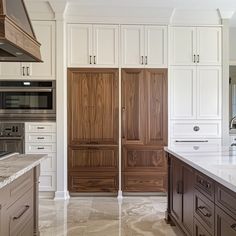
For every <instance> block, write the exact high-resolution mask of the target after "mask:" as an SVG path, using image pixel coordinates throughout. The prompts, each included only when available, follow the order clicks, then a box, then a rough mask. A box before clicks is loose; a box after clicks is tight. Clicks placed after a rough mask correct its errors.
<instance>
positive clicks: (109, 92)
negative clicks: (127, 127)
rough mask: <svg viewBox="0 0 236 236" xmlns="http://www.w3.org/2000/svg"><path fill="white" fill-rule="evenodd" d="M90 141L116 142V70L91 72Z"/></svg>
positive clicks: (101, 142)
mask: <svg viewBox="0 0 236 236" xmlns="http://www.w3.org/2000/svg"><path fill="white" fill-rule="evenodd" d="M89 94H90V98H91V100H90V101H91V103H90V107H91V109H90V110H89V111H90V113H89V119H90V140H91V141H90V143H91V144H118V70H116V69H114V70H113V69H110V70H109V69H105V70H104V69H103V70H95V71H94V72H92V73H91V88H90V90H89Z"/></svg>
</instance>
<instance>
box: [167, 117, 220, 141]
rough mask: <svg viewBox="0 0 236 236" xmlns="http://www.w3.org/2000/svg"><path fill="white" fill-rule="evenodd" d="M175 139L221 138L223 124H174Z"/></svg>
mask: <svg viewBox="0 0 236 236" xmlns="http://www.w3.org/2000/svg"><path fill="white" fill-rule="evenodd" d="M171 129H172V137H173V138H190V139H194V138H204V139H207V138H221V123H220V122H214V121H212V122H211V123H207V122H206V123H195V122H191V123H188V122H185V121H184V122H172V125H171Z"/></svg>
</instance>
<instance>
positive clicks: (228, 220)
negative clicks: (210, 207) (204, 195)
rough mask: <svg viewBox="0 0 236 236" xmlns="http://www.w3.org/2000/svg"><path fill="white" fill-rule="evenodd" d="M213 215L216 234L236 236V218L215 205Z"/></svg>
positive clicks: (217, 235)
mask: <svg viewBox="0 0 236 236" xmlns="http://www.w3.org/2000/svg"><path fill="white" fill-rule="evenodd" d="M235 216H236V215H235ZM215 217H216V219H215V222H216V234H215V235H216V236H236V218H233V217H231V216H229V215H228V214H226V213H225V212H224V211H223V210H221V209H220V208H219V207H217V206H216V215H215Z"/></svg>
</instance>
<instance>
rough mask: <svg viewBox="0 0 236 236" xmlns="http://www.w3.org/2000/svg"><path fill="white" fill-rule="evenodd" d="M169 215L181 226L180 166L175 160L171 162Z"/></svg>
mask: <svg viewBox="0 0 236 236" xmlns="http://www.w3.org/2000/svg"><path fill="white" fill-rule="evenodd" d="M170 178H171V214H172V216H173V217H174V218H175V220H176V221H177V223H179V224H180V225H181V222H182V201H183V194H182V188H183V186H182V165H181V163H180V162H179V161H177V160H176V159H173V158H172V160H171V177H170Z"/></svg>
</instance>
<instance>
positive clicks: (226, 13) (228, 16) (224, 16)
mask: <svg viewBox="0 0 236 236" xmlns="http://www.w3.org/2000/svg"><path fill="white" fill-rule="evenodd" d="M217 11H218V13H219V15H220V17H221V19H231V18H232V16H233V15H234V13H235V10H225V9H222V8H219V9H217Z"/></svg>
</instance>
